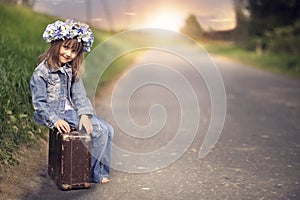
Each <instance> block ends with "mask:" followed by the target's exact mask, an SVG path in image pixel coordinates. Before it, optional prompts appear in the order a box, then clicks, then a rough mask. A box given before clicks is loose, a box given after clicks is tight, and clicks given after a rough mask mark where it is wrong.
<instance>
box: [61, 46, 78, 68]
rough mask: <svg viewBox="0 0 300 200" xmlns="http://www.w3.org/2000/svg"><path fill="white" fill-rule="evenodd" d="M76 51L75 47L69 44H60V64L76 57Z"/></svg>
mask: <svg viewBox="0 0 300 200" xmlns="http://www.w3.org/2000/svg"><path fill="white" fill-rule="evenodd" d="M77 54H78V51H76V49H74V48H72V47H70V45H67V44H62V45H61V46H60V48H59V55H58V61H59V64H60V66H62V65H64V64H66V63H68V62H71V61H73V60H74V58H76V56H77Z"/></svg>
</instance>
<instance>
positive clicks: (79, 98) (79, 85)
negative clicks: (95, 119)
mask: <svg viewBox="0 0 300 200" xmlns="http://www.w3.org/2000/svg"><path fill="white" fill-rule="evenodd" d="M71 98H72V101H73V103H74V106H75V108H76V110H77V112H78V115H79V116H80V115H84V114H85V115H93V113H94V111H93V106H92V103H91V101H90V100H89V99H88V98H87V95H86V91H85V88H84V85H83V82H82V79H79V80H77V81H74V82H73V84H72V86H71Z"/></svg>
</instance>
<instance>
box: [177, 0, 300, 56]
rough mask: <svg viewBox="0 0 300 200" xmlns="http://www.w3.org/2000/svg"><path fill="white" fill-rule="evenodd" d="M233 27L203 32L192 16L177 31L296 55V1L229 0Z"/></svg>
mask: <svg viewBox="0 0 300 200" xmlns="http://www.w3.org/2000/svg"><path fill="white" fill-rule="evenodd" d="M233 4H234V9H235V14H236V27H235V28H234V29H233V30H229V31H223V33H216V32H217V31H213V30H211V31H209V32H206V31H204V30H203V29H202V28H201V25H199V23H198V22H197V19H196V16H194V15H190V16H189V17H188V18H187V19H186V23H185V25H184V27H182V29H181V31H182V32H183V33H185V34H187V35H189V36H191V37H193V38H195V39H199V38H203V37H208V38H210V37H211V38H214V36H220V37H219V38H218V39H220V38H221V39H222V38H223V39H230V40H233V41H236V42H238V43H241V44H244V45H245V46H246V47H247V48H249V49H251V50H255V49H256V50H257V48H259V49H260V50H261V52H274V53H289V54H294V55H299V54H300V37H299V33H300V18H299V17H300V1H299V0H233Z"/></svg>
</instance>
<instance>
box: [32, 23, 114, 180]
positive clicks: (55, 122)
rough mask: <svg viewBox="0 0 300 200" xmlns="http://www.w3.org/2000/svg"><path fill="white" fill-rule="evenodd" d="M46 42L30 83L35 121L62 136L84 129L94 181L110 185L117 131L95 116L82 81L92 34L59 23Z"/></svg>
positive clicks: (48, 30)
mask: <svg viewBox="0 0 300 200" xmlns="http://www.w3.org/2000/svg"><path fill="white" fill-rule="evenodd" d="M43 38H44V40H45V41H46V42H47V43H51V46H50V48H49V49H48V50H47V51H46V52H45V53H43V54H42V55H41V56H40V57H39V58H38V61H39V62H40V64H39V65H38V66H37V67H36V69H35V70H34V72H33V75H32V77H31V80H30V89H31V93H32V102H33V107H34V110H35V112H34V120H35V122H36V123H38V124H41V125H44V126H47V127H49V128H50V129H53V128H57V129H58V131H59V132H61V133H66V132H70V130H71V128H76V129H78V130H81V129H82V128H84V129H85V131H86V132H87V133H88V134H91V136H92V145H91V146H92V147H91V154H92V159H91V160H92V163H91V169H92V170H91V181H92V182H96V183H99V182H101V183H107V182H108V181H109V179H108V176H109V172H110V156H111V142H112V137H113V133H114V130H113V128H112V127H111V126H110V125H109V124H108V123H107V122H105V121H104V120H103V119H101V118H100V117H99V116H97V115H96V114H95V113H94V111H93V107H92V105H91V102H90V100H89V99H88V98H87V97H86V91H85V88H84V86H83V82H82V79H81V77H80V76H81V74H82V71H83V66H82V61H83V52H89V51H90V49H91V47H92V44H93V42H94V37H93V34H92V31H91V30H90V29H89V27H88V25H86V24H83V23H80V22H76V21H74V20H66V21H64V22H63V21H59V20H58V21H56V22H54V23H53V24H49V25H48V26H47V28H46V30H45V32H44V34H43Z"/></svg>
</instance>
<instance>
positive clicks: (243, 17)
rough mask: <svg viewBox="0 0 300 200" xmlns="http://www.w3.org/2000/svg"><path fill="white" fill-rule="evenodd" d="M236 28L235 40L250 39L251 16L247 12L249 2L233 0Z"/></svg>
mask: <svg viewBox="0 0 300 200" xmlns="http://www.w3.org/2000/svg"><path fill="white" fill-rule="evenodd" d="M233 3H234V9H235V16H236V27H235V29H234V35H235V40H246V39H247V38H248V24H249V14H248V11H247V0H233Z"/></svg>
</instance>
